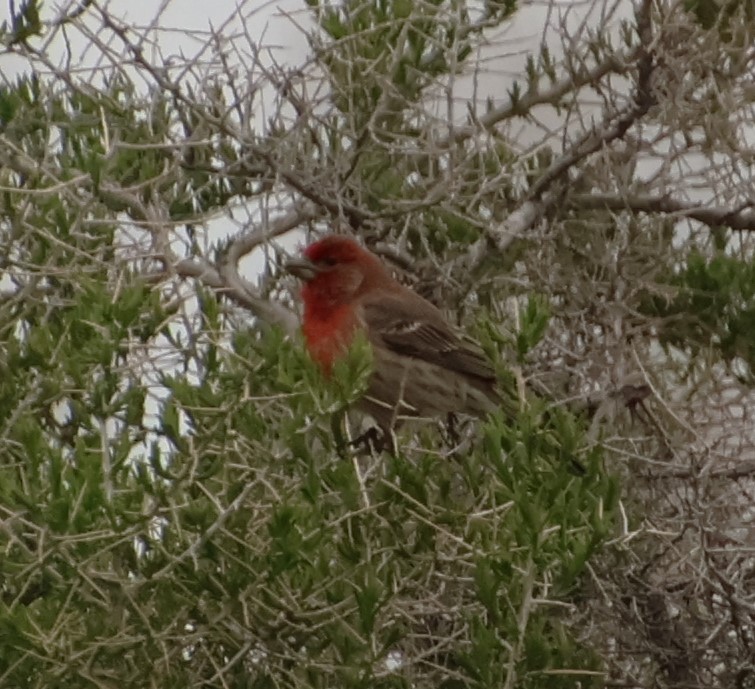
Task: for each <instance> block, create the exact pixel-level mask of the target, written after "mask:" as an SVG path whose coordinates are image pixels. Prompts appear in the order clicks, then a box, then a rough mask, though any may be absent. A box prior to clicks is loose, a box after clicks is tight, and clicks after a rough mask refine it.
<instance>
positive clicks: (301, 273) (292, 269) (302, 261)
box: [283, 258, 322, 282]
mask: <svg viewBox="0 0 755 689" xmlns="http://www.w3.org/2000/svg"><path fill="white" fill-rule="evenodd" d="M283 269H284V270H285V271H286V272H288V273H291V275H295V276H296V277H298V278H299V279H301V280H304V282H308V281H309V280H311V279H312V278H314V277H315V276H316V275H317V274H319V273H321V272H322V270H321V269H320V268H319V267H318V266H316V265H315V264H314V263H312V261H310V260H309V259H307V258H289V259H288V261H286V262H285V263H284V264H283Z"/></svg>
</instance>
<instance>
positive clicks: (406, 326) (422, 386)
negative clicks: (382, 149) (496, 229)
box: [286, 236, 500, 438]
mask: <svg viewBox="0 0 755 689" xmlns="http://www.w3.org/2000/svg"><path fill="white" fill-rule="evenodd" d="M286 268H287V270H288V271H289V272H290V273H292V274H294V275H296V276H297V277H299V278H301V279H302V280H303V281H304V283H305V284H304V287H303V289H302V299H303V301H304V318H303V324H302V330H303V332H304V337H305V339H306V344H307V349H308V350H309V353H310V355H311V356H312V358H313V359H314V360H315V361H316V362H317V363H318V364H319V365H320V367H321V368H322V369H323V371H324V372H325V373H326V375H327V374H328V373H329V372H330V370H331V367H332V365H333V363H334V362H335V361H336V360H337V359H338V358H339V357H341V356H343V355H344V354H345V352H346V350H347V349H348V347H349V345H350V344H351V342H352V340H353V338H354V336H355V334H356V333H357V332H358V331H360V330H361V331H364V333H365V334H366V336H367V340H368V342H369V343H370V345H371V346H372V351H373V363H374V370H373V372H372V373H371V375H370V378H369V381H368V385H367V391H366V394H365V396H364V397H363V398H362V399H361V400H360V402H359V407H360V408H361V409H362V410H363V411H365V412H367V413H368V414H370V415H371V416H372V417H373V418H374V419H375V421H376V422H377V424H378V426H379V427H380V428H381V429H382V430H383V433H384V436H383V437H384V438H388V437H390V432H391V431H392V429H394V428H395V427H396V426H397V424H398V423H399V422H400V421H401V420H402V419H403V418H405V417H438V416H443V417H446V416H448V415H449V414H455V413H457V412H459V413H462V414H471V415H473V416H483V415H484V414H486V413H487V412H490V411H492V410H494V409H495V408H496V407H497V406H498V404H499V402H500V398H499V395H498V392H497V390H496V378H495V373H494V371H493V368H492V366H491V365H490V362H489V361H488V360H487V359H486V357H485V355H484V354H483V352H482V350H481V349H480V348H479V347H477V346H476V345H475V344H473V343H472V342H469V341H467V340H466V339H463V338H462V337H460V336H459V335H458V334H457V333H456V332H454V330H453V328H452V327H451V326H450V325H449V324H448V322H447V321H446V319H445V318H444V317H443V314H442V313H441V312H440V311H439V310H438V309H437V308H436V307H435V306H433V305H432V304H431V303H430V302H428V301H427V300H425V299H423V298H422V297H420V296H419V295H418V294H417V293H415V292H413V291H412V290H411V289H409V288H408V287H405V286H404V285H402V284H400V283H399V282H397V281H396V280H394V279H393V278H392V277H391V275H390V273H389V271H388V268H387V267H386V266H385V265H384V264H383V262H382V261H381V260H380V259H379V258H378V257H377V256H375V255H374V254H372V253H370V252H369V251H367V250H366V249H364V248H362V247H361V246H360V245H359V244H357V243H356V242H355V241H353V240H351V239H348V238H346V237H341V236H328V237H326V238H324V239H321V240H320V241H318V242H316V243H314V244H312V245H310V246H308V247H307V248H306V249H305V250H304V252H303V257H302V258H298V259H292V260H290V261H289V262H288V264H287V266H286Z"/></svg>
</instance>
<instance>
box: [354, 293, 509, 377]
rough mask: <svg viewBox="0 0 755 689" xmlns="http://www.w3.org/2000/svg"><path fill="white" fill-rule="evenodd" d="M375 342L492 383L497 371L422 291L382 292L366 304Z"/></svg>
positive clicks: (365, 319)
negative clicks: (459, 334)
mask: <svg viewBox="0 0 755 689" xmlns="http://www.w3.org/2000/svg"><path fill="white" fill-rule="evenodd" d="M362 307H363V318H364V321H365V325H366V326H367V332H368V333H369V337H370V339H371V340H372V342H373V344H375V345H377V346H383V347H386V348H388V349H390V350H392V351H394V352H396V353H397V354H401V355H403V356H409V357H414V358H416V359H421V360H423V361H427V362H429V363H431V364H435V365H437V366H441V367H443V368H446V369H448V370H449V371H455V372H457V373H461V374H463V375H465V376H468V377H470V378H471V379H476V380H477V381H478V382H479V383H482V384H483V385H485V384H492V383H494V381H495V372H494V370H493V367H492V366H491V365H490V362H489V361H488V360H487V358H486V357H485V354H484V353H483V352H482V350H481V349H480V348H479V347H478V346H477V345H475V344H473V343H472V342H469V341H467V340H464V339H462V338H461V337H459V336H458V335H457V334H456V333H455V332H454V330H453V329H452V328H451V326H450V325H449V324H448V323H447V322H446V320H445V318H443V314H442V313H441V312H440V311H439V310H438V309H436V308H435V307H434V306H433V305H432V304H431V303H430V302H428V301H426V300H425V299H423V298H422V297H420V296H419V295H418V294H415V293H414V292H411V291H410V290H406V291H405V292H401V293H400V295H399V294H394V293H390V292H388V293H386V292H383V293H379V294H376V295H375V296H373V297H368V298H367V299H365V301H364V302H363V303H362Z"/></svg>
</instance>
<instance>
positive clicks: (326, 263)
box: [318, 256, 336, 268]
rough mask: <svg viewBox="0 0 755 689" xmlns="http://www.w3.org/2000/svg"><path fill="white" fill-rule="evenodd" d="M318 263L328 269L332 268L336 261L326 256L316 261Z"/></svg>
mask: <svg viewBox="0 0 755 689" xmlns="http://www.w3.org/2000/svg"><path fill="white" fill-rule="evenodd" d="M318 263H320V264H321V265H324V266H327V267H328V268H330V267H331V266H334V265H335V264H336V259H334V258H332V257H330V256H326V257H325V258H321V259H320V260H319V261H318Z"/></svg>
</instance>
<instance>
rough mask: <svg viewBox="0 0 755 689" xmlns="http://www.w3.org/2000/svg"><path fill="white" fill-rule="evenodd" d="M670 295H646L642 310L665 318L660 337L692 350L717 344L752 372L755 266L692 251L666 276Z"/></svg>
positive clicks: (727, 358)
mask: <svg viewBox="0 0 755 689" xmlns="http://www.w3.org/2000/svg"><path fill="white" fill-rule="evenodd" d="M668 284H670V285H671V286H673V287H674V288H675V290H674V291H675V294H674V296H673V297H672V298H670V299H664V298H662V297H658V296H653V297H650V296H648V297H647V298H646V299H645V301H644V304H643V307H642V308H643V311H644V312H645V313H646V314H648V315H651V316H654V317H659V318H662V319H663V323H664V325H663V327H662V328H661V330H660V336H661V341H662V342H663V343H664V344H666V345H673V346H675V347H677V348H679V349H681V350H683V351H688V352H690V353H691V354H693V355H694V354H696V353H698V352H699V351H700V350H701V349H708V348H710V347H715V348H716V349H718V350H719V351H720V353H721V356H722V357H723V358H724V360H725V361H727V362H731V361H732V360H733V359H735V358H736V359H739V360H741V361H742V362H744V363H745V364H746V365H747V366H748V368H749V372H750V375H752V371H753V370H755V338H753V333H755V264H753V263H752V261H743V260H741V259H739V258H735V257H732V256H728V255H726V254H725V253H723V252H718V253H717V254H716V255H715V256H714V257H712V258H707V257H706V256H704V255H703V254H701V253H697V252H695V253H692V254H691V255H690V256H689V258H688V259H687V263H686V265H685V266H683V267H682V268H681V269H680V270H679V271H677V272H676V273H675V274H674V275H672V276H670V277H669V279H668Z"/></svg>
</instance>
